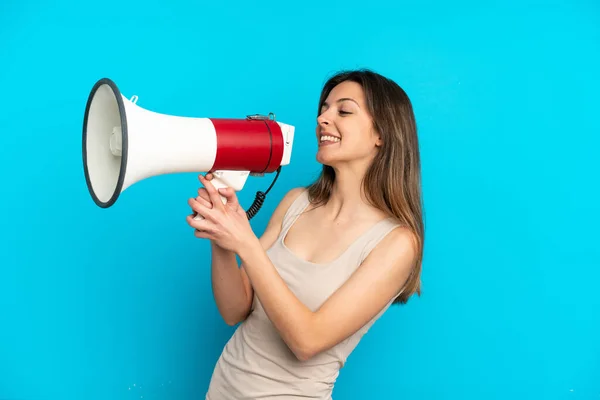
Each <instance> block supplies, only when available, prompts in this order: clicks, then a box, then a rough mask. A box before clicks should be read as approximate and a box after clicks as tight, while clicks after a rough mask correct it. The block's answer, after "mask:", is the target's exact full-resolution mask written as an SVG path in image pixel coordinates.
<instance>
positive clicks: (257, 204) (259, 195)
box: [246, 165, 281, 220]
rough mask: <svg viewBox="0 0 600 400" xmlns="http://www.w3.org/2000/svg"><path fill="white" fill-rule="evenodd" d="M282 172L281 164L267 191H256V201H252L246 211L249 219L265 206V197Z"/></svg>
mask: <svg viewBox="0 0 600 400" xmlns="http://www.w3.org/2000/svg"><path fill="white" fill-rule="evenodd" d="M280 172H281V165H280V166H279V168H277V174H276V175H275V178H273V182H271V185H270V186H269V188H268V189H267V191H266V192H262V191H260V190H259V191H258V192H256V197H255V198H254V202H253V203H252V205H251V206H250V208H248V210H247V211H246V217H248V219H249V220H250V219H252V217H254V216H255V215H256V213H258V211H259V210H260V208H261V207H262V206H263V204H264V202H265V198H266V197H267V194H268V193H269V191H270V190H271V188H272V187H273V185H274V184H275V181H276V180H277V178H278V177H279V173H280Z"/></svg>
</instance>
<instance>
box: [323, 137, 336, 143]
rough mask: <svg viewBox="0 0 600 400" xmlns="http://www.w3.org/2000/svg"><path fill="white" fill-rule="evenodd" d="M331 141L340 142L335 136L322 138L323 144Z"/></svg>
mask: <svg viewBox="0 0 600 400" xmlns="http://www.w3.org/2000/svg"><path fill="white" fill-rule="evenodd" d="M324 141H330V142H339V141H340V138H337V137H334V136H321V142H324Z"/></svg>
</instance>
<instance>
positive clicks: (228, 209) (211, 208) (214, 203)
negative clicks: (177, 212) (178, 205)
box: [187, 174, 258, 253]
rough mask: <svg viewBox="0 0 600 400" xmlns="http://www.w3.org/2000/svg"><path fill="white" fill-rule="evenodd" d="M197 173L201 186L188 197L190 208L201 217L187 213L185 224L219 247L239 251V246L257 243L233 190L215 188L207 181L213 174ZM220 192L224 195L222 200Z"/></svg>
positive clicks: (196, 233)
mask: <svg viewBox="0 0 600 400" xmlns="http://www.w3.org/2000/svg"><path fill="white" fill-rule="evenodd" d="M207 176H208V178H207V177H204V176H202V175H200V176H199V180H200V182H201V183H202V184H203V185H204V188H203V189H199V190H198V194H199V196H198V197H197V198H195V199H193V198H191V199H189V200H188V204H189V205H190V206H191V207H192V210H194V211H195V212H197V213H198V214H200V215H201V216H202V217H204V219H200V220H195V219H194V216H193V215H188V216H187V222H188V224H189V225H190V226H191V227H192V228H194V229H195V231H194V235H195V236H196V237H198V238H204V239H210V240H212V241H213V242H214V243H215V244H216V245H218V246H219V247H222V248H223V249H226V250H230V251H233V252H236V253H239V250H240V249H241V248H242V246H248V245H252V244H253V243H255V242H256V243H258V238H257V237H256V235H254V232H253V231H252V227H251V226H250V223H249V221H248V217H247V216H246V212H245V211H244V209H243V208H242V207H241V205H240V204H239V202H238V199H237V196H236V194H235V191H234V190H233V189H231V188H223V189H219V190H218V191H217V189H216V188H215V187H214V186H213V184H212V183H211V182H210V181H211V180H212V175H210V174H207ZM221 196H223V197H224V198H225V199H226V203H225V204H223V201H222V200H221Z"/></svg>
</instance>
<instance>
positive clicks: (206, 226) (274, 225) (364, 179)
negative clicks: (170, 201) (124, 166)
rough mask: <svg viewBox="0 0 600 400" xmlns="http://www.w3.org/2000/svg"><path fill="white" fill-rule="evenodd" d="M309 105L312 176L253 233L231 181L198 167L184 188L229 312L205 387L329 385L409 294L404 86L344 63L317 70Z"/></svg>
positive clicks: (410, 165)
mask: <svg viewBox="0 0 600 400" xmlns="http://www.w3.org/2000/svg"><path fill="white" fill-rule="evenodd" d="M318 110H319V111H318V118H317V127H316V140H317V142H318V143H319V147H318V151H317V155H316V157H317V160H318V161H319V162H320V163H322V164H323V170H322V173H321V176H320V177H319V178H318V179H317V180H316V181H315V182H314V183H313V184H311V185H310V186H308V187H307V188H295V189H292V190H291V191H289V192H288V193H287V194H286V195H285V196H284V198H283V199H282V201H281V203H280V204H279V205H278V206H277V207H276V209H275V211H274V213H273V215H272V217H271V219H270V221H269V223H268V226H267V228H266V229H265V232H264V234H263V235H262V236H261V237H260V239H259V238H257V237H256V236H255V235H254V233H253V231H252V228H251V226H250V224H249V222H248V219H247V218H246V214H245V211H244V210H243V208H242V207H241V206H240V204H239V203H238V200H237V198H236V196H235V193H234V191H233V190H231V189H221V190H219V191H217V190H215V188H214V186H212V185H211V183H210V179H211V175H210V174H207V176H206V177H203V176H202V175H201V176H200V182H201V183H202V184H203V186H204V188H202V189H200V190H199V194H200V196H199V197H198V198H196V199H190V200H189V204H190V206H191V208H192V209H193V210H194V212H197V213H199V214H201V215H202V216H203V217H204V219H203V220H194V219H193V214H192V215H190V216H188V219H187V221H188V223H189V225H190V226H192V227H193V228H194V229H195V230H194V232H195V235H196V236H197V237H199V238H205V239H210V241H211V245H212V254H213V259H212V284H213V291H214V297H215V300H216V304H217V307H218V309H219V312H220V313H221V315H222V316H223V318H224V320H225V321H226V322H227V323H228V324H230V325H235V324H237V323H240V322H241V324H240V325H239V327H238V328H237V330H236V331H235V333H234V335H233V336H232V338H231V339H230V340H229V342H228V343H227V345H226V346H225V348H224V349H223V352H222V354H221V357H220V358H219V360H218V362H217V365H216V367H215V369H214V373H213V376H212V379H211V383H210V386H209V389H208V393H207V395H206V398H207V399H209V400H219V399H266V398H268V399H299V398H302V399H306V398H311V399H331V393H332V391H333V386H334V383H335V381H336V378H337V376H338V373H339V370H340V368H341V367H342V366H343V365H344V363H345V361H346V359H347V357H348V355H349V354H350V353H351V351H352V350H353V349H354V348H355V347H356V345H357V344H358V342H359V340H360V338H361V337H362V336H363V335H364V334H365V333H366V332H367V330H368V329H369V328H370V326H371V325H372V324H373V323H374V322H375V320H377V318H379V317H380V316H381V315H382V314H383V312H384V311H385V310H387V308H388V307H389V306H390V305H391V304H393V303H405V302H406V301H407V300H408V298H409V297H410V296H411V295H412V294H414V293H418V294H420V271H421V259H422V254H423V241H424V228H423V222H422V208H421V189H420V158H419V149H418V141H417V135H416V125H415V120H414V115H413V110H412V105H411V103H410V101H409V99H408V97H407V96H406V94H405V92H404V91H403V90H402V89H401V88H400V87H399V86H398V85H397V84H396V83H394V82H393V81H391V80H389V79H387V78H385V77H383V76H381V75H379V74H377V73H375V72H372V71H369V70H357V71H346V72H342V73H339V74H337V75H336V76H334V77H332V78H330V79H329V80H328V81H327V82H326V84H325V85H324V88H323V90H322V93H321V97H320V100H319V108H318ZM220 194H221V195H223V196H224V197H225V198H226V199H227V202H226V204H223V202H222V201H221V199H220V196H219V195H220ZM236 254H237V255H238V256H239V258H240V260H241V264H242V265H241V267H239V266H238V263H237V260H236Z"/></svg>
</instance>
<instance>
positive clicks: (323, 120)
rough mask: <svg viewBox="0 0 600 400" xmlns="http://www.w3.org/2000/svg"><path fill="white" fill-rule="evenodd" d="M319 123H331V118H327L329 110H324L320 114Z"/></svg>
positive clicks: (324, 124) (325, 124) (321, 124)
mask: <svg viewBox="0 0 600 400" xmlns="http://www.w3.org/2000/svg"><path fill="white" fill-rule="evenodd" d="M317 123H318V124H319V125H320V126H327V125H329V119H328V118H327V111H324V112H322V113H321V115H319V116H318V117H317Z"/></svg>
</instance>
